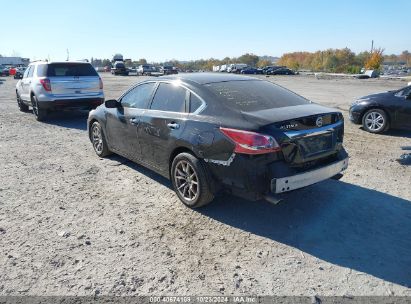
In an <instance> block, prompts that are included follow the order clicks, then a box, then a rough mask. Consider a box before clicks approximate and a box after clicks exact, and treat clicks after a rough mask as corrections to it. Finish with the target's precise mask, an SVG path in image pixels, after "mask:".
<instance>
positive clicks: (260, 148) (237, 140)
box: [220, 128, 281, 154]
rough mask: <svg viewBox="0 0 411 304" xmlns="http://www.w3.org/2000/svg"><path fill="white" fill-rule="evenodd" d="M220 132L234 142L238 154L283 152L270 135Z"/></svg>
mask: <svg viewBox="0 0 411 304" xmlns="http://www.w3.org/2000/svg"><path fill="white" fill-rule="evenodd" d="M220 131H221V132H222V133H223V134H224V135H226V136H227V137H228V138H230V139H231V140H232V141H233V142H234V144H235V148H234V152H236V153H243V154H265V153H272V152H278V151H280V150H281V147H280V145H279V144H278V143H277V141H276V140H275V139H274V138H273V137H271V136H269V135H265V134H260V133H255V132H250V131H243V130H237V129H228V128H220Z"/></svg>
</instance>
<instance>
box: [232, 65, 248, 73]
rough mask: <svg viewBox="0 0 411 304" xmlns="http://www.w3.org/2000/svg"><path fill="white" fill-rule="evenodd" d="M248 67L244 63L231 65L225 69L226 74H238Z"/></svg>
mask: <svg viewBox="0 0 411 304" xmlns="http://www.w3.org/2000/svg"><path fill="white" fill-rule="evenodd" d="M247 66H248V65H246V64H245V63H232V64H230V65H229V66H228V67H227V72H228V73H234V74H240V72H241V70H242V69H245V68H246V67H247Z"/></svg>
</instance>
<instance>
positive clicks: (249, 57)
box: [237, 53, 260, 66]
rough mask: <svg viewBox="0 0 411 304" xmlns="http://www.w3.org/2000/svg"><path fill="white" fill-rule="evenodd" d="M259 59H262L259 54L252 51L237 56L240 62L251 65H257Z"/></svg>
mask: <svg viewBox="0 0 411 304" xmlns="http://www.w3.org/2000/svg"><path fill="white" fill-rule="evenodd" d="M258 60H260V58H259V57H258V56H257V55H254V54H250V53H247V54H244V55H242V56H240V57H238V58H237V61H238V62H239V63H245V64H247V65H249V66H255V65H256V64H257V62H258Z"/></svg>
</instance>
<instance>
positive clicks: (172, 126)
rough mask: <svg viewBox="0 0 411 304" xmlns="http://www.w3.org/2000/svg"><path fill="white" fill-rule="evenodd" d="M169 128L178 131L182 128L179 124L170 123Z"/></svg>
mask: <svg viewBox="0 0 411 304" xmlns="http://www.w3.org/2000/svg"><path fill="white" fill-rule="evenodd" d="M167 127H169V128H170V129H173V130H176V129H178V128H180V125H179V124H178V123H175V122H170V123H168V124H167Z"/></svg>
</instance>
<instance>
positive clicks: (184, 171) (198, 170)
mask: <svg viewBox="0 0 411 304" xmlns="http://www.w3.org/2000/svg"><path fill="white" fill-rule="evenodd" d="M171 180H172V183H173V187H174V191H175V192H176V193H177V196H178V197H179V199H180V200H181V201H182V202H183V203H184V204H185V205H186V206H188V207H190V208H198V207H202V206H204V205H207V204H208V203H210V202H211V201H212V200H213V199H214V193H213V190H212V184H211V183H212V181H211V176H210V174H209V172H208V169H207V167H206V166H205V164H204V163H203V161H202V160H200V159H198V158H196V157H195V156H194V155H192V154H190V153H180V154H178V155H177V156H176V157H175V158H174V160H173V163H172V166H171Z"/></svg>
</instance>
